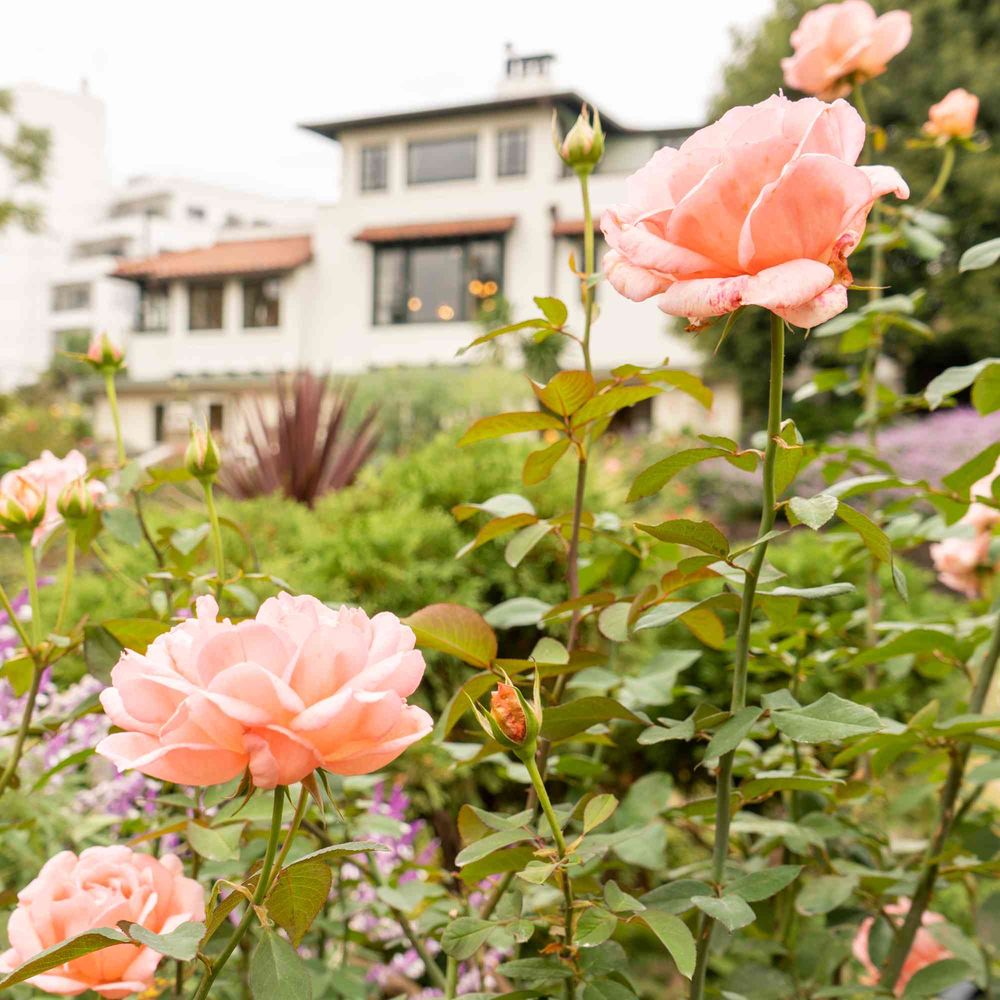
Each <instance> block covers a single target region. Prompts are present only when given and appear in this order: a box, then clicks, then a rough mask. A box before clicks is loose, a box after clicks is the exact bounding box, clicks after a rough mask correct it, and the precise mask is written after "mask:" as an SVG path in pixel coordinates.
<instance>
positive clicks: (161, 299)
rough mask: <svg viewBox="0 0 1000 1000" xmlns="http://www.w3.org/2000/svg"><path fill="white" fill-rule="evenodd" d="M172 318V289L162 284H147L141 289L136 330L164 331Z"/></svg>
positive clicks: (144, 331)
mask: <svg viewBox="0 0 1000 1000" xmlns="http://www.w3.org/2000/svg"><path fill="white" fill-rule="evenodd" d="M169 318H170V291H169V289H167V288H164V287H163V286H162V285H161V286H146V285H144V286H143V287H142V288H140V289H139V315H138V317H137V318H136V332H138V333H162V332H163V331H165V330H166V329H167V325H168V321H169Z"/></svg>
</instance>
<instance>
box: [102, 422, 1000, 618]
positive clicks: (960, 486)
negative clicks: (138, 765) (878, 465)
mask: <svg viewBox="0 0 1000 1000" xmlns="http://www.w3.org/2000/svg"><path fill="white" fill-rule="evenodd" d="M998 457H1000V441H997V442H995V443H994V444H990V445H987V446H986V447H985V448H984V449H983V450H982V451H980V452H979V453H978V454H976V455H973V457H972V458H970V459H969V460H968V461H967V462H963V463H962V465H960V466H959V467H958V468H957V469H954V470H953V471H952V472H949V473H948V475H946V476H942V477H941V482H942V483H943V484H944V485H945V486H947V487H948V489H949V490H954V491H955V492H956V493H962V494H966V493H967V492H968V491H969V490H970V489H971V487H972V486H974V485H975V484H976V483H977V482H978V481H979V480H980V479H983V478H985V477H986V476H988V475H989V474H990V473H991V472H992V471H993V468H994V466H995V465H996V464H997V458H998ZM106 627H107V626H105V628H106Z"/></svg>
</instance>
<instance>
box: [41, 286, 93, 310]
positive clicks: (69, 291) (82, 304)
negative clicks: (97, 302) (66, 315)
mask: <svg viewBox="0 0 1000 1000" xmlns="http://www.w3.org/2000/svg"><path fill="white" fill-rule="evenodd" d="M79 292H83V295H82V297H81V301H79V302H77V301H72V302H70V304H69V305H66V304H64V303H63V302H61V301H60V295H61V294H62V293H65V294H66V298H67V299H71V298H73V293H79ZM93 300H94V289H93V284H92V282H89V281H66V282H63V283H62V284H60V285H53V286H52V292H51V297H50V301H49V306H50V311H51V312H77V311H79V310H81V309H90V308H91V306H92V304H93Z"/></svg>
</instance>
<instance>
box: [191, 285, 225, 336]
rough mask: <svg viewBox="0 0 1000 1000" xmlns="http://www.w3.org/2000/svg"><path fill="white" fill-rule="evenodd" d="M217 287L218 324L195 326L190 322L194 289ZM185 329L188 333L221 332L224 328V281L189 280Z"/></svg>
mask: <svg viewBox="0 0 1000 1000" xmlns="http://www.w3.org/2000/svg"><path fill="white" fill-rule="evenodd" d="M204 288H218V289H219V325H218V326H195V325H194V324H193V323H192V319H193V316H192V314H191V304H192V295H191V293H192V292H194V291H195V290H196V289H204ZM187 300H188V301H187V329H188V332H189V333H209V334H210V333H223V332H224V331H225V328H226V282H224V281H209V280H206V281H191V282H188V286H187Z"/></svg>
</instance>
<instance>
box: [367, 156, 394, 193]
mask: <svg viewBox="0 0 1000 1000" xmlns="http://www.w3.org/2000/svg"><path fill="white" fill-rule="evenodd" d="M388 186H389V148H388V147H387V146H364V147H363V148H362V150H361V190H362V191H385V189H386V188H387V187H388Z"/></svg>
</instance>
